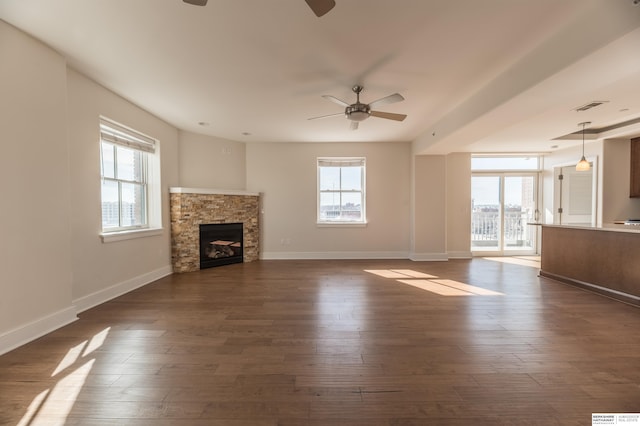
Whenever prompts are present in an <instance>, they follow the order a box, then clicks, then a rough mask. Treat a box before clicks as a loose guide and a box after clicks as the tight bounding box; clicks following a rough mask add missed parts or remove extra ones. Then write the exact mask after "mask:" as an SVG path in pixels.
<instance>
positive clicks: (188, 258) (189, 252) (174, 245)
mask: <svg viewBox="0 0 640 426" xmlns="http://www.w3.org/2000/svg"><path fill="white" fill-rule="evenodd" d="M169 194H170V199H171V201H170V202H171V263H172V265H173V271H174V272H178V273H180V272H192V271H198V270H199V269H200V247H199V245H200V225H201V224H207V223H242V224H243V238H244V247H243V256H244V261H245V262H251V261H254V260H258V258H259V239H260V228H259V221H258V212H259V208H260V194H259V193H255V192H245V191H233V190H231V191H229V190H219V189H206V188H180V187H173V188H169Z"/></svg>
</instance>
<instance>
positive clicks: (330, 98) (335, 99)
mask: <svg viewBox="0 0 640 426" xmlns="http://www.w3.org/2000/svg"><path fill="white" fill-rule="evenodd" d="M322 97H323V98H325V99H326V100H328V101H331V102H335V103H337V104H338V105H340V106H343V107H348V106H349V104H348V103H346V102H345V101H343V100H340V99H338V98H336V97H335V96H331V95H322Z"/></svg>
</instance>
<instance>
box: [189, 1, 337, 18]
mask: <svg viewBox="0 0 640 426" xmlns="http://www.w3.org/2000/svg"><path fill="white" fill-rule="evenodd" d="M182 1H183V2H185V3H188V4H193V5H195V6H205V5H206V4H207V1H208V0H182ZM304 1H306V2H307V4H308V5H309V7H310V8H311V10H312V11H313V13H315V14H316V16H317V17H318V18H319V17H321V16H322V15H324V14H326V13H327V12H329V11H330V10H331V9H333V7H334V6H335V5H336V2H335V0H304Z"/></svg>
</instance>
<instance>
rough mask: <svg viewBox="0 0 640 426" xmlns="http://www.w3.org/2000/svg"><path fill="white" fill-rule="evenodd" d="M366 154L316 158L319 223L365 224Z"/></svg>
mask: <svg viewBox="0 0 640 426" xmlns="http://www.w3.org/2000/svg"><path fill="white" fill-rule="evenodd" d="M365 212H366V209H365V158H318V223H319V224H364V223H366V214H365Z"/></svg>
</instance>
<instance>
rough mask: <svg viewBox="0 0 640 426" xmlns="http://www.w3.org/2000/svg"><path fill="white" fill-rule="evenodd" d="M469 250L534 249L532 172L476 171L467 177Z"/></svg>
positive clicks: (513, 251) (516, 251)
mask: <svg viewBox="0 0 640 426" xmlns="http://www.w3.org/2000/svg"><path fill="white" fill-rule="evenodd" d="M471 179H472V180H471V198H472V208H471V251H473V252H474V253H478V254H480V253H482V252H487V253H490V254H496V255H497V254H532V253H535V251H536V241H535V240H536V238H535V237H536V229H535V227H534V226H532V225H529V223H532V222H535V221H536V219H537V218H536V216H537V204H536V193H537V191H536V181H537V175H536V174H507V173H490V174H489V173H479V174H474V175H473V176H472V178H471Z"/></svg>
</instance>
